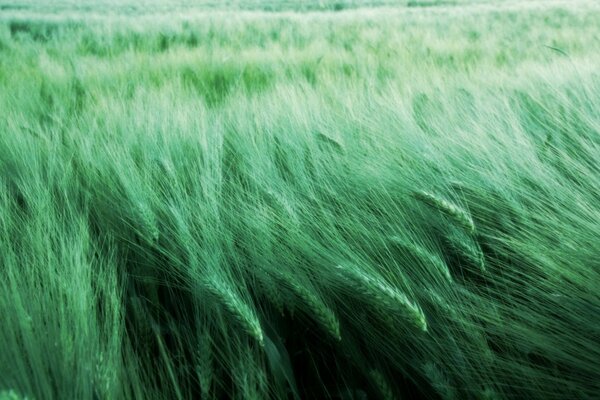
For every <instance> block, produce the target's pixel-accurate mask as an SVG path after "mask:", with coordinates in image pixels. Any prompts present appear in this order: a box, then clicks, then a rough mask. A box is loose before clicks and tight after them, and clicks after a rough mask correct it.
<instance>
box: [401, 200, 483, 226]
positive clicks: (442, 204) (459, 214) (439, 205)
mask: <svg viewBox="0 0 600 400" xmlns="http://www.w3.org/2000/svg"><path fill="white" fill-rule="evenodd" d="M413 196H414V197H415V198H416V199H417V200H419V201H421V202H422V203H424V204H426V205H428V206H429V207H432V208H435V209H437V210H438V211H440V212H442V213H444V214H446V215H448V216H449V217H450V218H452V219H453V220H454V221H455V222H456V223H457V224H459V225H460V226H462V227H463V228H464V229H465V230H466V231H467V232H469V233H474V232H475V223H474V222H473V218H471V215H470V214H469V213H468V212H467V211H466V210H463V209H462V208H460V207H458V206H457V205H455V204H452V203H451V202H449V201H448V200H446V199H444V198H442V197H440V196H438V195H436V194H433V193H430V192H426V191H423V190H419V191H417V192H414V193H413Z"/></svg>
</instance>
